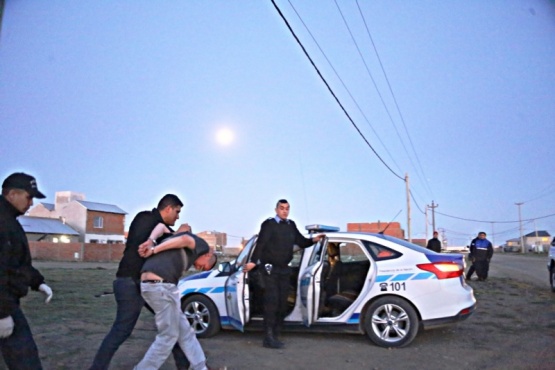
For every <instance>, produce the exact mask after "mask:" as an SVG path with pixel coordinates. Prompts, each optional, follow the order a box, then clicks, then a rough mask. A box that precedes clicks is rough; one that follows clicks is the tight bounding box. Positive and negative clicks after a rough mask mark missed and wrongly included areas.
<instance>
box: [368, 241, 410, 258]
mask: <svg viewBox="0 0 555 370" xmlns="http://www.w3.org/2000/svg"><path fill="white" fill-rule="evenodd" d="M362 242H363V243H364V245H365V247H366V249H367V250H368V251H369V252H370V254H371V255H372V258H373V259H374V260H376V261H381V260H389V259H393V258H397V257H399V256H401V253H400V252H397V251H395V250H393V249H389V248H387V247H384V246H383V245H381V244H377V243H372V242H369V241H367V240H363V241H362Z"/></svg>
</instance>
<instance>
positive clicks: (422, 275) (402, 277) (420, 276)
mask: <svg viewBox="0 0 555 370" xmlns="http://www.w3.org/2000/svg"><path fill="white" fill-rule="evenodd" d="M428 279H437V277H436V276H435V275H434V274H432V273H431V272H419V273H417V274H397V275H391V274H389V275H378V276H377V277H376V283H383V282H384V281H408V280H428Z"/></svg>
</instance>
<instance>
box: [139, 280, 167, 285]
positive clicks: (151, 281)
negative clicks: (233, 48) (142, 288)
mask: <svg viewBox="0 0 555 370" xmlns="http://www.w3.org/2000/svg"><path fill="white" fill-rule="evenodd" d="M141 283H145V284H160V283H169V281H167V280H141Z"/></svg>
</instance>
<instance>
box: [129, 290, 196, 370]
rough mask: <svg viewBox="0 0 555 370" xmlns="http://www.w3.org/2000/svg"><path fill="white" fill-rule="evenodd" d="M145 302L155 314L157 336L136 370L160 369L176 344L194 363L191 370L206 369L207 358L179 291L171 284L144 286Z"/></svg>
mask: <svg viewBox="0 0 555 370" xmlns="http://www.w3.org/2000/svg"><path fill="white" fill-rule="evenodd" d="M141 291H142V294H143V297H144V299H145V301H146V302H147V303H148V305H149V306H150V307H152V309H153V310H154V312H155V316H154V319H155V320H156V327H157V329H158V334H157V335H156V339H154V342H153V343H152V345H151V346H150V348H149V349H148V351H147V352H146V354H145V356H144V357H143V359H142V360H141V362H139V363H138V364H137V366H135V370H155V369H159V368H160V367H161V366H162V364H163V363H164V362H165V361H166V359H167V358H168V356H169V355H170V348H172V347H174V346H175V345H176V343H177V344H179V346H180V347H181V348H182V349H183V352H185V354H186V355H187V358H188V359H189V361H190V362H191V365H192V366H191V369H192V370H206V357H205V356H204V352H203V351H202V347H201V346H200V343H199V341H198V339H197V336H196V334H195V331H194V330H193V328H192V327H191V325H190V324H189V320H187V317H186V316H185V314H184V313H183V312H182V311H181V304H180V302H179V290H178V289H177V286H176V285H175V284H171V283H154V284H152V283H143V284H141Z"/></svg>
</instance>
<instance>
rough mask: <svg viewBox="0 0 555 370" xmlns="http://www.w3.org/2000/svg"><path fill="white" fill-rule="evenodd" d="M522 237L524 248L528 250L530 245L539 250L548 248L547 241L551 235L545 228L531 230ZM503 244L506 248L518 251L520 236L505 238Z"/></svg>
mask: <svg viewBox="0 0 555 370" xmlns="http://www.w3.org/2000/svg"><path fill="white" fill-rule="evenodd" d="M522 239H524V247H525V250H529V249H530V248H531V247H532V246H534V247H535V248H536V249H540V250H544V251H546V250H549V243H550V242H551V235H550V234H549V233H548V232H547V231H545V230H538V231H532V232H531V233H528V234H526V235H523V236H522ZM505 243H506V245H505V249H506V250H511V251H520V250H522V248H521V245H520V237H517V238H512V239H509V240H507V241H506V242H505Z"/></svg>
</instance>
